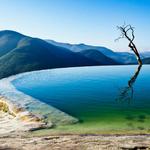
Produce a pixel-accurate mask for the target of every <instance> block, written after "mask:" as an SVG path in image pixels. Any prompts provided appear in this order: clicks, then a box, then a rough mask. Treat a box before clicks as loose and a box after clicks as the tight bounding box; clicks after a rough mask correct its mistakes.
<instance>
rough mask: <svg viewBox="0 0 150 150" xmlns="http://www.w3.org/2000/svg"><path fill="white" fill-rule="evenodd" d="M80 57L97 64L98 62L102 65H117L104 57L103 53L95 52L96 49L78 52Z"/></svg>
mask: <svg viewBox="0 0 150 150" xmlns="http://www.w3.org/2000/svg"><path fill="white" fill-rule="evenodd" d="M78 53H80V54H81V55H83V56H85V57H87V58H89V59H92V60H95V61H97V62H99V63H100V64H102V65H116V64H119V63H118V62H116V61H114V60H113V59H111V58H109V57H107V56H105V55H104V54H103V53H101V52H100V51H98V50H96V49H87V50H82V51H80V52H78Z"/></svg>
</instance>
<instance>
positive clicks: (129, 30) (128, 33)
mask: <svg viewBox="0 0 150 150" xmlns="http://www.w3.org/2000/svg"><path fill="white" fill-rule="evenodd" d="M117 28H118V30H120V31H121V35H120V37H119V38H117V39H116V40H115V41H117V40H119V39H122V38H126V39H127V40H128V41H129V45H128V46H129V48H131V50H132V51H133V52H134V53H135V55H136V58H137V61H138V64H139V65H142V60H141V58H140V55H139V52H138V50H137V48H136V46H135V44H134V42H133V41H134V39H135V35H134V27H132V26H131V25H130V24H129V25H125V24H124V25H123V26H117Z"/></svg>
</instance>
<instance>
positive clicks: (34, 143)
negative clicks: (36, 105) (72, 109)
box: [0, 135, 150, 150]
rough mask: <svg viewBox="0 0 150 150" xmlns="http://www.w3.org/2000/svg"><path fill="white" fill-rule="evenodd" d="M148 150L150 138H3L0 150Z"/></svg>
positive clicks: (86, 136)
mask: <svg viewBox="0 0 150 150" xmlns="http://www.w3.org/2000/svg"><path fill="white" fill-rule="evenodd" d="M1 149H4V150H148V149H150V136H148V135H144V136H100V135H97V136H94V135H93V136H92V135H65V136H43V137H25V136H12V137H10V136H3V137H2V136H1V137H0V150H1Z"/></svg>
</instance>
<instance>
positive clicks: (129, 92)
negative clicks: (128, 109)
mask: <svg viewBox="0 0 150 150" xmlns="http://www.w3.org/2000/svg"><path fill="white" fill-rule="evenodd" d="M141 68H142V65H139V66H138V67H137V69H136V71H135V73H134V75H133V76H132V77H131V78H130V80H129V81H128V86H126V87H124V88H123V89H122V90H121V92H120V94H119V96H118V98H117V100H118V101H121V102H124V101H126V102H128V103H130V101H131V100H132V99H133V94H134V88H133V85H134V83H135V81H136V79H137V77H138V75H139V73H140V70H141Z"/></svg>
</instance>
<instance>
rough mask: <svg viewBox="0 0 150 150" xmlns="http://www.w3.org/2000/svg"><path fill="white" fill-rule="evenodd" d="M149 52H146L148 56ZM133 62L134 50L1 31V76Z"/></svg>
mask: <svg viewBox="0 0 150 150" xmlns="http://www.w3.org/2000/svg"><path fill="white" fill-rule="evenodd" d="M147 53H148V52H147ZM147 53H146V54H143V55H146V56H147V55H148V54H147ZM148 57H150V53H149V56H148ZM143 58H144V57H143ZM148 60H150V58H145V60H144V62H145V63H148V62H149V63H150V61H148ZM134 63H136V59H135V56H134V54H132V53H127V52H124V53H121V52H113V51H112V50H110V49H108V48H105V47H100V46H91V45H85V44H67V43H59V42H55V41H52V40H42V39H39V38H32V37H29V36H25V35H23V34H20V33H18V32H15V31H9V30H4V31H0V78H3V77H8V76H10V75H14V74H17V73H21V72H26V71H33V70H41V69H50V68H62V67H76V66H95V65H121V64H134Z"/></svg>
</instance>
